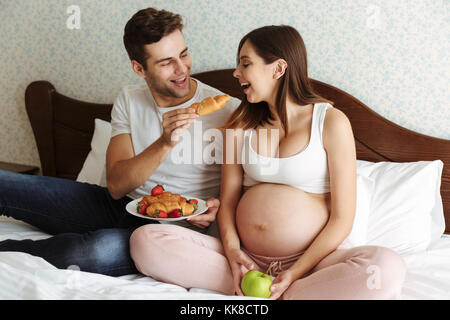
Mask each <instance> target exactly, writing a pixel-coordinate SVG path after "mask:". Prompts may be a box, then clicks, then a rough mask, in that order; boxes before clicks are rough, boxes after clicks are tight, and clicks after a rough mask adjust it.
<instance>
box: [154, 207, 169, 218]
mask: <svg viewBox="0 0 450 320" xmlns="http://www.w3.org/2000/svg"><path fill="white" fill-rule="evenodd" d="M152 218H167V212H165V211H164V210H158V209H156V210H155V211H153V214H152Z"/></svg>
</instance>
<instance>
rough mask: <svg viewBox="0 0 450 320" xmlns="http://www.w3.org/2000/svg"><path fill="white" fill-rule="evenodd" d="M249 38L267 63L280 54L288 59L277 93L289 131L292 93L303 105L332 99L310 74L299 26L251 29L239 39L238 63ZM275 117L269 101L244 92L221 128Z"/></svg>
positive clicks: (278, 106)
mask: <svg viewBox="0 0 450 320" xmlns="http://www.w3.org/2000/svg"><path fill="white" fill-rule="evenodd" d="M246 41H249V42H250V43H251V45H252V46H253V48H254V49H255V51H256V53H257V54H258V55H259V56H260V57H261V58H262V59H263V60H264V62H265V63H266V64H270V63H272V62H274V61H276V60H277V59H280V58H281V59H284V60H285V61H286V62H287V68H286V71H285V73H284V75H283V76H282V77H281V78H280V80H279V81H280V86H279V88H278V93H277V96H276V110H277V113H278V116H279V117H280V120H281V125H282V127H283V129H284V131H285V134H286V135H287V133H288V126H287V114H286V100H287V97H288V95H289V97H290V98H291V99H292V101H293V102H294V103H296V104H299V105H308V104H311V103H321V102H328V103H331V102H330V101H328V100H326V99H324V98H322V97H320V96H319V95H318V94H317V93H315V92H314V90H313V88H312V85H311V81H310V79H309V78H308V69H307V65H308V63H307V56H306V48H305V44H304V42H303V39H302V37H301V36H300V33H299V32H298V31H297V30H296V29H295V28H293V27H291V26H286V25H281V26H265V27H262V28H258V29H255V30H253V31H251V32H249V33H248V34H247V35H245V36H244V37H243V38H242V39H241V41H240V43H239V47H238V52H237V63H239V53H240V51H241V49H242V46H243V45H244V43H245V42H246ZM272 120H274V118H273V115H272V114H271V112H270V110H269V107H268V105H267V103H266V102H259V103H250V102H248V100H247V97H246V96H244V99H243V100H242V103H241V104H240V105H239V107H238V108H237V109H236V110H235V111H234V112H233V113H232V114H231V115H230V117H229V118H228V120H227V122H226V124H225V125H224V126H223V127H221V129H237V128H242V129H244V130H246V129H253V128H256V127H257V126H259V125H264V124H265V123H270V122H271V121H272Z"/></svg>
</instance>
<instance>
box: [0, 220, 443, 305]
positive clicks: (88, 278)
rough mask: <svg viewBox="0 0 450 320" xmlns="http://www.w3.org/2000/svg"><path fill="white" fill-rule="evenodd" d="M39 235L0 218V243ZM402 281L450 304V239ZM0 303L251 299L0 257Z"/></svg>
mask: <svg viewBox="0 0 450 320" xmlns="http://www.w3.org/2000/svg"><path fill="white" fill-rule="evenodd" d="M48 236H49V235H47V234H46V233H44V232H41V231H40V230H38V229H36V228H34V227H32V226H30V225H28V224H25V223H23V222H21V221H17V220H14V219H12V218H6V217H0V241H1V240H5V239H35V240H36V239H44V238H47V237H48ZM403 258H404V260H405V262H406V265H407V269H408V271H407V275H406V279H405V283H404V286H403V289H402V295H401V299H405V300H415V299H450V238H449V237H445V236H444V237H442V238H441V239H439V240H437V241H435V242H434V243H433V244H432V245H431V246H430V247H429V248H428V249H427V250H425V251H423V252H420V253H415V254H409V255H404V256H403ZM1 299H9V300H15V299H51V300H58V299H83V300H84V299H89V300H90V299H99V300H109V299H120V300H122V299H133V300H134V299H136V300H137V299H157V300H161V299H163V300H170V299H173V300H183V299H188V300H197V299H198V300H225V299H226V300H230V299H236V300H238V299H253V298H249V297H238V296H225V295H222V294H219V293H217V292H213V291H209V290H205V289H198V288H192V289H190V290H186V289H185V288H182V287H180V286H177V285H172V284H167V283H162V282H159V281H156V280H154V279H151V278H149V277H144V276H142V275H137V274H136V275H127V276H122V277H110V276H104V275H99V274H94V273H89V272H83V271H78V270H62V269H57V268H55V267H54V266H52V265H51V264H49V263H48V262H46V261H45V260H44V259H42V258H38V257H35V256H32V255H29V254H26V253H21V252H0V300H1Z"/></svg>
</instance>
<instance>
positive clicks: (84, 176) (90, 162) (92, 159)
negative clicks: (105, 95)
mask: <svg viewBox="0 0 450 320" xmlns="http://www.w3.org/2000/svg"><path fill="white" fill-rule="evenodd" d="M110 138H111V123H109V122H107V121H104V120H101V119H95V129H94V135H93V136H92V141H91V151H90V152H89V154H88V155H87V157H86V160H85V161H84V164H83V168H82V169H81V171H80V173H79V174H78V177H77V181H79V182H87V183H91V184H97V185H99V186H102V187H106V150H107V149H108V144H109V140H110Z"/></svg>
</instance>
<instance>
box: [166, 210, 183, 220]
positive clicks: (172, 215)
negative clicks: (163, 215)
mask: <svg viewBox="0 0 450 320" xmlns="http://www.w3.org/2000/svg"><path fill="white" fill-rule="evenodd" d="M181 216H182V214H181V210H180V209H173V210H172V211H170V213H169V218H179V217H181Z"/></svg>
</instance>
